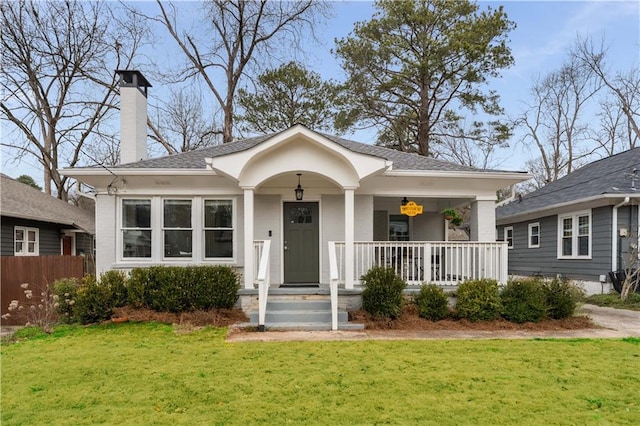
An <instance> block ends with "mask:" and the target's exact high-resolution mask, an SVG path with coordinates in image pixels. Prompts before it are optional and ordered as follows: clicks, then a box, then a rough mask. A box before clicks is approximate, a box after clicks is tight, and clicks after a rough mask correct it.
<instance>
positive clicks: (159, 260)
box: [115, 194, 239, 267]
mask: <svg viewBox="0 0 640 426" xmlns="http://www.w3.org/2000/svg"><path fill="white" fill-rule="evenodd" d="M165 199H166V200H169V199H170V200H178V199H186V200H191V202H192V204H191V229H192V244H193V247H192V248H193V252H192V257H168V258H165V257H164V232H163V231H164V221H163V219H164V218H163V213H164V203H163V200H165ZM205 199H206V200H231V203H232V209H233V218H232V224H233V232H234V235H233V257H224V258H205V257H204V201H203V200H205ZM124 200H150V201H151V228H150V229H151V257H124V252H123V246H122V244H123V241H122V240H123V238H122V237H123V236H122V231H123V228H122V224H123V217H122V205H123V201H124ZM237 203H238V197H236V196H229V195H228V194H224V195H220V196H217V195H206V196H199V195H194V196H184V195H177V196H167V195H163V196H159V195H149V194H137V195H127V196H123V197H120V198H119V199H118V202H117V205H118V208H117V212H116V215H117V216H116V223H117V232H116V241H115V244H116V245H115V250H116V262H117V264H120V265H128V267H134V266H137V265H140V266H145V265H181V264H185V263H188V264H195V263H202V264H212V265H217V264H224V265H235V264H237V262H238V244H239V243H238V207H237ZM144 229H147V228H144Z"/></svg>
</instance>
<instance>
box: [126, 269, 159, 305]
mask: <svg viewBox="0 0 640 426" xmlns="http://www.w3.org/2000/svg"><path fill="white" fill-rule="evenodd" d="M152 277H153V276H152V270H151V268H135V269H132V270H131V274H130V276H129V281H127V302H128V303H129V306H131V307H132V308H135V309H140V308H143V307H145V306H147V304H146V300H145V290H146V288H147V287H149V283H151V281H152Z"/></svg>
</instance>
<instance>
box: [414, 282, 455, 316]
mask: <svg viewBox="0 0 640 426" xmlns="http://www.w3.org/2000/svg"><path fill="white" fill-rule="evenodd" d="M413 299H414V301H415V303H416V306H417V307H418V315H420V317H422V318H426V319H428V320H430V321H440V320H441V319H444V318H446V317H447V316H448V315H449V305H448V303H447V295H446V294H444V291H443V290H442V288H440V287H438V286H437V285H435V284H422V286H421V287H420V292H419V293H417V294H416V295H415V296H414V298H413Z"/></svg>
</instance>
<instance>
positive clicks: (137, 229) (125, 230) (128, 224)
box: [122, 199, 151, 258]
mask: <svg viewBox="0 0 640 426" xmlns="http://www.w3.org/2000/svg"><path fill="white" fill-rule="evenodd" d="M122 257H126V258H137V257H142V258H145V257H151V200H149V199H146V200H128V199H127V200H122Z"/></svg>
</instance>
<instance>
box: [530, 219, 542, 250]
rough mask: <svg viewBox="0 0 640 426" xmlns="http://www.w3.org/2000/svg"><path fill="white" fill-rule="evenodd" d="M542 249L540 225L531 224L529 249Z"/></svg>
mask: <svg viewBox="0 0 640 426" xmlns="http://www.w3.org/2000/svg"><path fill="white" fill-rule="evenodd" d="M538 247H540V223H538V222H536V223H530V224H529V248H538Z"/></svg>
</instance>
